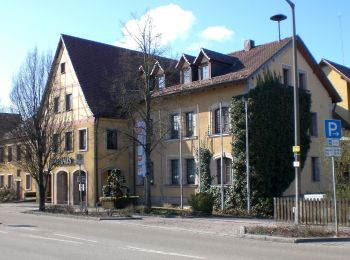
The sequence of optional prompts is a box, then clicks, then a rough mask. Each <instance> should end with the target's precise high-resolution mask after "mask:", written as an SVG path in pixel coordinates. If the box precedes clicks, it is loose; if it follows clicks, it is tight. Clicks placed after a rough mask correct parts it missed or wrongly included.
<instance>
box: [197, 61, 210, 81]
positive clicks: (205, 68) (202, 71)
mask: <svg viewBox="0 0 350 260" xmlns="http://www.w3.org/2000/svg"><path fill="white" fill-rule="evenodd" d="M199 79H201V80H202V79H209V63H204V64H202V65H201V66H200V67H199Z"/></svg>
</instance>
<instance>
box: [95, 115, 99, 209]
mask: <svg viewBox="0 0 350 260" xmlns="http://www.w3.org/2000/svg"><path fill="white" fill-rule="evenodd" d="M94 160H95V163H94V168H95V205H96V203H97V202H98V199H99V190H98V184H99V181H98V117H95V120H94Z"/></svg>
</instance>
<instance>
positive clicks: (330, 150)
mask: <svg viewBox="0 0 350 260" xmlns="http://www.w3.org/2000/svg"><path fill="white" fill-rule="evenodd" d="M324 154H325V156H326V157H340V156H341V148H340V147H337V146H327V147H326V148H325V149H324Z"/></svg>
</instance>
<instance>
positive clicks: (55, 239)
mask: <svg viewBox="0 0 350 260" xmlns="http://www.w3.org/2000/svg"><path fill="white" fill-rule="evenodd" d="M24 236H26V237H31V238H36V239H43V240H52V241H59V242H64V243H72V244H83V243H82V242H78V241H72V240H64V239H57V238H51V237H42V236H36V235H24Z"/></svg>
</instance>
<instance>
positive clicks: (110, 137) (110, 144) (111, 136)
mask: <svg viewBox="0 0 350 260" xmlns="http://www.w3.org/2000/svg"><path fill="white" fill-rule="evenodd" d="M117 141H118V139H117V130H116V129H107V130H106V145H107V149H111V150H116V149H117V145H118V143H117Z"/></svg>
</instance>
